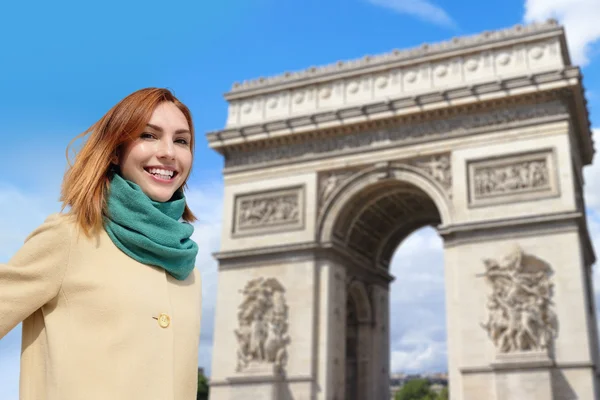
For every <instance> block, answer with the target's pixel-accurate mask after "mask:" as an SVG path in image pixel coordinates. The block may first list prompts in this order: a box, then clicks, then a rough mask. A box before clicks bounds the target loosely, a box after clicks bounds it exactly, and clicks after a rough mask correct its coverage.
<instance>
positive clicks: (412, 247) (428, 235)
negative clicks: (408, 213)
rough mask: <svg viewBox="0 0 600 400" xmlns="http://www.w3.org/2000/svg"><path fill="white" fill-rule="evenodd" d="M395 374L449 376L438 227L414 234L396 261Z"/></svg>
mask: <svg viewBox="0 0 600 400" xmlns="http://www.w3.org/2000/svg"><path fill="white" fill-rule="evenodd" d="M390 272H391V273H392V275H394V276H395V277H396V280H395V281H394V282H392V284H391V288H390V324H391V326H390V350H391V355H390V357H391V371H392V372H405V373H418V372H425V371H445V370H446V369H447V367H446V357H447V356H446V317H445V315H446V310H445V302H444V296H445V295H444V260H443V249H442V240H441V238H440V237H439V235H438V234H437V233H436V232H435V230H434V229H433V228H425V229H420V230H418V231H417V232H415V233H413V234H412V235H410V236H409V237H408V238H407V239H406V240H405V241H404V242H403V243H402V245H401V246H400V247H399V248H398V250H397V251H396V253H395V254H394V257H393V258H392V262H391V268H390Z"/></svg>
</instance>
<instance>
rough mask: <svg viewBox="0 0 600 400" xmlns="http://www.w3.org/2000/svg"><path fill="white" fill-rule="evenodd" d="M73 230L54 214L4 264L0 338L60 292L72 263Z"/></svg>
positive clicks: (0, 280)
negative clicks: (70, 259)
mask: <svg viewBox="0 0 600 400" xmlns="http://www.w3.org/2000/svg"><path fill="white" fill-rule="evenodd" d="M71 230H72V227H71V226H70V225H69V224H68V223H67V221H66V218H65V217H64V216H61V215H60V214H53V215H51V216H49V217H48V219H46V221H45V222H44V223H43V224H42V225H41V226H39V227H38V228H37V229H35V230H34V231H33V232H32V233H31V234H30V235H29V236H28V237H27V239H26V240H25V244H24V245H23V246H22V247H21V249H19V251H17V253H16V254H15V255H14V256H13V257H12V258H11V259H10V261H9V262H8V264H0V339H1V338H3V337H4V336H5V335H6V334H7V333H8V332H9V331H10V330H11V329H13V328H14V327H15V326H17V325H18V324H19V323H20V322H21V321H23V320H24V319H26V318H27V317H28V316H29V315H31V314H32V313H34V312H35V311H36V310H38V309H39V308H40V307H42V306H43V305H44V304H46V303H47V302H48V301H50V300H52V299H53V298H54V297H55V296H56V295H57V294H58V292H59V290H60V287H61V284H62V280H63V277H64V274H65V272H66V270H67V267H68V264H69V256H70V251H71V237H72V234H71Z"/></svg>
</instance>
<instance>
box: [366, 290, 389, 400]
mask: <svg viewBox="0 0 600 400" xmlns="http://www.w3.org/2000/svg"><path fill="white" fill-rule="evenodd" d="M388 297H389V295H388V289H386V288H384V287H381V286H378V285H373V286H372V287H371V299H372V304H373V317H374V320H373V331H372V337H371V347H372V352H371V354H372V356H371V363H372V364H371V365H372V368H371V369H372V377H371V378H372V380H371V393H372V394H371V397H369V398H371V399H373V400H389V399H390V391H389V387H390V384H389V383H390V365H389V353H390V344H389V342H390V340H389V336H390V333H389V298H388Z"/></svg>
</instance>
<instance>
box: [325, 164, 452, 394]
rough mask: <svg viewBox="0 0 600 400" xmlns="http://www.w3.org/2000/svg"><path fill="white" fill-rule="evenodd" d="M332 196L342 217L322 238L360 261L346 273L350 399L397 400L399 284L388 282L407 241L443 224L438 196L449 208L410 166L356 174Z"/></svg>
mask: <svg viewBox="0 0 600 400" xmlns="http://www.w3.org/2000/svg"><path fill="white" fill-rule="evenodd" d="M415 183H418V184H419V185H422V187H423V188H426V189H425V190H427V191H428V192H429V193H431V194H432V196H430V195H429V194H428V193H427V192H426V191H425V190H423V189H422V188H421V187H420V186H417V185H416V184H415ZM331 196H332V198H331V200H330V201H328V203H327V206H326V207H325V209H326V210H329V212H331V213H335V217H333V216H332V215H323V216H322V221H323V224H322V225H321V226H322V227H323V228H324V229H327V228H329V229H331V231H330V232H325V231H321V237H323V238H329V243H330V244H331V246H332V247H334V248H336V249H337V251H340V252H344V253H346V254H348V255H349V256H350V257H351V258H353V259H354V260H356V261H357V262H355V263H353V264H347V265H345V266H344V268H345V277H346V280H347V282H348V285H347V298H348V302H347V307H349V308H348V309H347V316H348V317H347V320H346V326H345V329H346V331H345V336H346V339H345V340H346V349H345V353H346V360H345V365H344V367H343V368H344V369H345V371H346V376H345V379H346V388H347V391H346V397H345V398H347V399H350V398H352V397H349V396H353V395H355V394H356V393H358V394H359V395H360V396H362V397H359V398H365V399H367V398H369V399H371V398H372V399H382V398H386V397H388V398H389V378H390V372H391V371H390V364H389V363H390V359H389V353H390V320H389V315H390V312H389V311H390V310H389V297H390V295H389V293H390V281H391V279H390V280H388V281H382V280H381V279H380V277H381V275H382V274H386V275H389V268H390V262H391V258H392V256H393V255H394V253H395V251H396V249H397V248H398V246H399V245H400V243H402V242H403V240H404V239H405V238H406V237H408V236H409V235H410V234H412V233H413V232H415V231H416V230H418V229H420V228H422V227H425V226H432V227H437V226H439V225H440V223H441V220H442V218H441V216H440V213H439V212H438V207H437V206H436V203H435V202H434V200H432V198H431V197H436V199H437V200H438V204H440V208H445V209H447V207H448V205H447V202H446V200H444V197H443V196H444V195H443V192H442V190H441V189H440V188H439V187H438V185H437V184H436V183H435V181H434V180H432V179H430V178H429V179H428V178H427V177H426V176H423V174H422V173H419V171H416V170H415V169H413V168H411V167H410V166H406V165H402V164H394V165H385V166H381V167H379V168H374V169H372V170H371V171H369V172H366V173H365V172H362V173H356V174H354V175H352V176H350V177H349V178H347V181H346V183H345V184H344V185H341V186H340V188H339V189H338V190H336V191H332V194H331ZM330 219H332V220H333V221H332V222H331V221H328V220H330ZM382 296H383V297H382ZM382 299H383V301H382ZM357 316H358V317H359V318H357ZM361 322H362V323H361ZM338 335H339V336H342V335H343V333H342V334H341V335H340V334H339V333H338ZM340 367H341V366H340ZM355 373H356V374H357V377H355V376H354V374H355ZM349 380H350V381H349Z"/></svg>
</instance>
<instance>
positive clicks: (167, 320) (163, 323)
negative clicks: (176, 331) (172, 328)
mask: <svg viewBox="0 0 600 400" xmlns="http://www.w3.org/2000/svg"><path fill="white" fill-rule="evenodd" d="M158 325H160V327H161V328H167V327H168V326H169V325H171V317H169V316H168V315H167V314H160V315H159V316H158Z"/></svg>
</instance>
